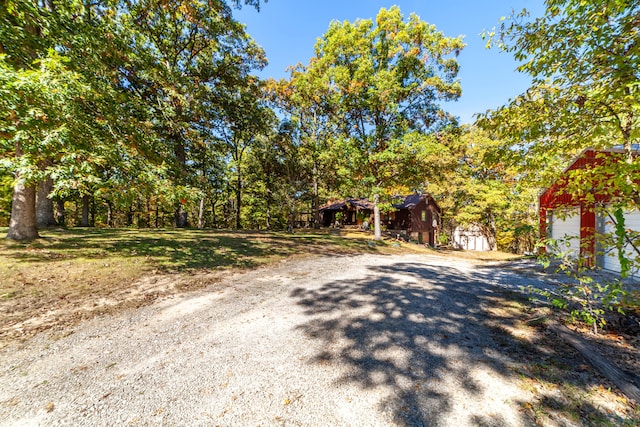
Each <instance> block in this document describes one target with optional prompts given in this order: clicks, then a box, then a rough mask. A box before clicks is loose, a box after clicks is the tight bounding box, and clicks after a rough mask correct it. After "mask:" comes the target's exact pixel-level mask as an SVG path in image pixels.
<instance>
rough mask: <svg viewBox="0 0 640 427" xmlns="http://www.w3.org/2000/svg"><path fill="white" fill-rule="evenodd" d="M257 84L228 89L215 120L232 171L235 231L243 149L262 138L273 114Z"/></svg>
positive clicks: (239, 224)
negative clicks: (229, 158) (220, 113)
mask: <svg viewBox="0 0 640 427" xmlns="http://www.w3.org/2000/svg"><path fill="white" fill-rule="evenodd" d="M263 104H264V102H263V96H262V92H261V87H260V84H259V83H258V82H257V81H255V80H253V79H251V78H249V79H247V81H246V86H238V87H235V88H230V93H226V94H225V101H224V105H223V114H224V117H223V118H222V119H221V120H220V121H219V125H218V127H217V128H216V135H217V136H218V137H219V138H220V139H221V141H222V142H223V144H224V145H226V147H227V150H228V151H227V153H228V154H229V155H230V157H231V161H232V162H231V163H232V164H231V167H232V169H233V171H234V172H235V194H236V203H235V208H236V225H235V226H236V228H238V229H240V228H242V223H241V215H240V214H241V210H242V187H243V175H242V171H243V160H244V155H245V152H246V150H247V149H248V148H249V147H250V146H251V145H252V144H253V143H254V142H255V140H256V138H257V137H259V136H260V135H264V134H265V133H266V132H267V130H268V129H269V128H270V127H271V124H272V122H273V121H274V117H273V112H272V111H271V110H270V109H268V108H267V107H265V106H264V105H263Z"/></svg>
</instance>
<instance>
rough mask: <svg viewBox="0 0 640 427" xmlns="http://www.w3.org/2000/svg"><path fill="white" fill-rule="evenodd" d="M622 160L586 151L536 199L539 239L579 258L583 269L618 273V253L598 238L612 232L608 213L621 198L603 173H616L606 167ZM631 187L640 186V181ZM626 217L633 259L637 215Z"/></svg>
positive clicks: (617, 153) (616, 153)
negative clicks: (547, 239) (555, 243)
mask: <svg viewBox="0 0 640 427" xmlns="http://www.w3.org/2000/svg"><path fill="white" fill-rule="evenodd" d="M625 159H626V157H625V153H624V152H623V150H621V149H609V150H593V149H587V150H585V151H583V152H582V154H581V155H580V156H578V157H577V158H576V159H575V160H574V161H573V162H572V163H571V164H570V165H569V167H567V168H566V169H565V171H564V172H563V173H562V174H561V175H560V177H559V178H558V179H557V180H556V182H555V183H554V184H553V185H551V187H549V188H548V189H547V190H545V191H544V192H543V193H542V194H541V195H540V199H539V216H540V235H541V236H543V237H551V238H552V239H556V240H558V241H563V242H564V245H563V249H564V250H565V251H567V252H570V253H571V254H572V255H573V256H575V257H576V258H578V257H579V258H580V259H581V260H582V262H583V265H585V266H588V267H594V266H599V267H603V268H605V269H608V270H613V271H620V264H619V260H618V257H617V252H616V251H615V250H614V249H613V248H611V247H607V245H606V241H605V240H604V239H601V238H599V236H600V235H605V234H606V233H611V232H612V231H613V230H614V229H615V222H614V218H613V217H612V216H610V212H609V211H608V210H607V209H606V208H607V207H608V206H609V205H611V204H612V203H614V202H616V201H617V200H618V201H619V198H620V197H621V195H620V192H619V191H617V190H616V188H614V186H613V185H611V181H613V180H610V179H608V178H611V176H609V177H607V175H606V174H604V175H603V173H602V170H603V169H602V168H603V167H607V169H606V170H607V171H611V170H615V167H610V166H612V165H614V166H615V164H617V163H620V162H624V161H625ZM608 173H609V174H611V172H608ZM633 181H635V182H636V183H640V177H638V179H633ZM624 215H625V227H626V228H627V231H628V236H627V239H626V241H627V245H626V247H625V251H626V252H627V253H628V255H629V256H631V257H633V258H635V257H636V256H638V255H639V254H638V253H637V248H636V246H634V239H635V238H636V237H637V234H638V230H640V211H638V210H631V211H627V212H625V213H624Z"/></svg>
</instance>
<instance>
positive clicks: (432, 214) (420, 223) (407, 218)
mask: <svg viewBox="0 0 640 427" xmlns="http://www.w3.org/2000/svg"><path fill="white" fill-rule="evenodd" d="M393 207H394V208H395V209H396V210H395V211H393V212H390V213H388V214H386V215H384V216H383V218H382V223H383V225H385V226H386V227H387V231H389V232H392V233H393V232H396V233H398V234H402V235H406V236H407V237H409V238H410V239H413V240H417V241H418V242H420V243H428V244H429V245H430V246H435V245H436V234H437V231H438V228H439V224H440V214H441V212H442V211H441V209H440V207H439V206H438V204H437V203H436V201H435V200H434V199H433V197H431V196H430V195H429V194H411V195H409V196H402V197H400V198H399V200H398V201H397V202H396V203H394V204H393Z"/></svg>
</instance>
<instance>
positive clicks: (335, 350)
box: [0, 255, 535, 427]
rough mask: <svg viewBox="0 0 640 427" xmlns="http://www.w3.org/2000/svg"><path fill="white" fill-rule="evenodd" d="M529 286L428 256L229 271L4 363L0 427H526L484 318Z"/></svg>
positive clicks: (514, 276)
mask: <svg viewBox="0 0 640 427" xmlns="http://www.w3.org/2000/svg"><path fill="white" fill-rule="evenodd" d="M534 281H535V280H534ZM531 283H532V279H531V278H530V277H529V278H527V277H524V276H520V275H519V274H518V273H516V272H506V271H498V270H497V269H495V268H492V267H490V266H489V267H487V266H486V265H485V266H479V265H476V264H474V263H473V262H470V261H465V260H452V259H447V258H442V257H436V256H428V255H394V256H384V255H358V256H344V257H326V256H325V257H314V258H308V259H298V260H288V261H286V262H282V263H280V264H279V265H277V266H272V267H264V268H258V269H255V270H253V271H248V272H244V273H238V274H235V275H233V276H231V277H228V278H227V279H225V280H224V281H222V282H220V283H217V284H214V285H211V286H209V287H207V288H205V289H203V290H201V291H198V292H194V293H187V294H182V295H172V296H169V297H165V298H164V299H161V300H159V301H157V302H156V303H154V304H153V305H150V306H147V307H143V308H139V309H135V310H129V311H125V312H122V313H119V314H117V315H113V316H104V317H99V318H95V319H93V320H90V321H87V322H84V323H82V324H80V325H78V326H76V327H75V328H73V329H68V330H66V331H65V333H64V334H62V338H58V339H56V340H54V339H53V338H52V337H51V336H49V335H48V334H46V333H41V334H40V335H37V336H36V337H34V338H33V339H31V340H29V341H28V342H27V343H26V344H23V345H21V346H18V345H12V346H9V347H7V348H5V349H3V350H2V352H1V353H0V425H1V426H16V425H29V426H32V425H33V426H39V425H42V426H52V425H53V426H57V425H59V426H68V425H78V426H112V425H135V426H156V425H163V426H173V425H190V426H216V425H219V426H257V425H260V426H281V425H283V426H285V425H286V426H456V427H457V426H471V425H487V426H521V425H528V424H530V421H529V420H527V419H526V418H525V417H524V415H523V414H522V411H520V408H521V404H522V402H527V401H529V400H530V399H531V395H530V394H529V392H527V391H525V390H523V389H522V388H521V387H520V384H519V380H518V377H517V375H515V374H513V373H512V372H511V371H510V369H509V366H511V365H512V364H513V363H514V362H515V361H513V360H512V359H511V356H509V355H507V354H503V353H501V352H500V347H499V346H498V345H497V343H496V342H495V341H494V336H495V332H492V331H491V329H490V328H489V327H488V326H487V325H486V324H485V320H486V314H485V312H484V311H483V306H486V305H488V304H491V301H492V298H493V297H494V295H495V293H496V292H497V291H498V290H499V289H500V288H501V287H505V288H511V289H518V287H519V286H520V285H526V284H531Z"/></svg>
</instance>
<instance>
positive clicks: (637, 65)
mask: <svg viewBox="0 0 640 427" xmlns="http://www.w3.org/2000/svg"><path fill="white" fill-rule="evenodd" d="M545 5H546V11H545V15H544V16H542V17H540V18H536V19H530V18H529V15H528V13H527V12H526V11H523V12H521V13H520V14H518V15H516V16H515V17H513V18H511V19H509V20H505V21H504V22H503V23H502V25H501V27H500V30H499V31H498V33H497V34H496V33H495V32H491V33H489V34H488V35H489V36H490V40H489V44H492V43H493V44H497V45H498V46H499V47H500V48H502V49H503V50H505V51H507V52H511V53H513V54H514V56H515V58H516V59H517V60H519V61H521V63H522V64H521V65H520V66H519V67H518V70H519V71H521V72H524V73H527V74H529V75H530V76H531V77H532V78H533V82H532V86H531V87H530V88H529V89H528V90H527V92H526V93H525V94H523V95H521V96H518V97H517V98H516V99H514V100H513V101H511V102H510V103H509V104H508V105H505V106H503V107H501V108H499V109H498V110H496V111H493V112H489V113H487V114H485V115H482V116H480V118H479V121H478V124H479V125H480V126H482V127H484V128H485V129H488V130H491V131H492V132H495V134H496V135H498V136H499V137H501V138H502V139H504V140H505V141H506V142H507V143H508V144H509V143H510V145H508V146H507V147H505V152H509V153H514V154H516V156H514V157H515V158H516V159H517V160H519V161H520V162H521V165H522V168H523V170H524V171H526V172H528V173H529V174H530V175H534V176H535V175H536V174H537V173H536V172H534V168H535V166H536V165H541V166H542V169H543V170H548V171H549V172H550V173H549V174H547V176H557V172H558V169H559V168H560V167H562V166H561V165H564V166H566V164H567V160H568V159H569V158H571V157H574V156H575V155H576V154H577V153H578V152H579V151H581V150H583V149H585V148H588V147H593V148H596V149H602V148H610V147H614V146H618V147H621V148H623V149H624V152H625V154H626V156H625V158H626V161H625V162H606V161H605V162H602V163H601V164H598V165H597V166H594V167H593V168H590V169H589V171H587V172H584V171H576V172H574V173H572V175H573V176H572V178H575V180H573V181H574V183H575V184H574V185H571V186H570V187H569V190H570V191H571V194H572V196H577V197H580V196H585V197H587V198H589V197H591V198H592V197H593V190H594V187H595V188H596V190H597V191H607V192H608V193H609V195H610V196H611V200H612V203H611V205H610V206H602V207H601V209H603V210H607V211H608V213H609V214H610V217H611V218H615V219H616V221H615V222H616V227H615V232H614V233H613V234H614V235H615V236H613V237H614V239H613V240H614V241H616V242H617V243H616V247H617V249H618V253H619V256H620V258H621V265H622V266H623V268H622V276H623V277H624V276H625V275H626V274H627V272H628V271H629V262H628V261H629V260H626V259H625V256H624V254H623V252H624V251H623V250H622V249H623V247H624V243H625V242H626V241H629V233H628V230H626V229H625V225H624V220H623V211H624V210H626V209H634V208H636V209H637V208H638V207H640V189H639V186H638V179H639V177H640V157H639V156H638V155H637V147H638V143H640V83H639V82H640V38H639V37H638V28H639V27H640V4H639V3H638V2H636V1H629V0H620V1H605V0H586V1H585V0H547V1H546V2H545ZM549 166H555V167H553V168H552V167H549ZM542 178H543V180H542V181H540V182H541V184H542V185H548V184H549V181H548V180H546V179H545V178H547V177H545V176H544V175H543V176H542ZM545 181H546V182H545ZM635 244H636V245H637V242H636V243H635ZM583 269H584V266H582V267H581V268H579V269H578V270H577V273H576V279H577V283H578V286H576V288H575V289H577V290H578V292H579V293H580V294H581V295H582V296H583V302H584V304H585V306H586V307H588V310H582V311H581V312H580V314H581V315H583V316H585V319H587V320H588V321H589V322H593V324H594V328H595V327H597V324H596V323H595V320H596V319H595V318H594V313H595V312H594V311H592V308H593V307H592V303H593V299H592V297H591V295H593V294H594V292H595V293H600V292H599V290H600V289H602V290H603V292H602V293H600V295H602V296H603V297H602V298H603V300H607V299H609V300H610V301H613V300H619V295H617V294H619V293H624V289H621V288H620V287H621V286H622V285H621V284H620V283H618V284H614V285H612V286H609V285H610V284H605V285H601V284H600V283H594V282H593V281H592V280H591V278H589V277H587V276H585V275H584V274H582V273H583ZM573 294H574V289H570V290H569V295H573ZM637 305H638V301H636V302H635V306H636V307H637ZM596 317H597V315H596Z"/></svg>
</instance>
